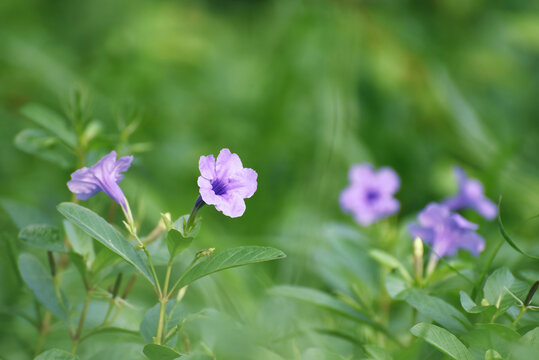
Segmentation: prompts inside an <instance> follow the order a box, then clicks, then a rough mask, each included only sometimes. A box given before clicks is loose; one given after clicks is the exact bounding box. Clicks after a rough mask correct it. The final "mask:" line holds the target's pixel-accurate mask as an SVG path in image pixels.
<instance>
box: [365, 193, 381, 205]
mask: <svg viewBox="0 0 539 360" xmlns="http://www.w3.org/2000/svg"><path fill="white" fill-rule="evenodd" d="M379 198H380V193H379V192H378V191H377V190H372V189H369V190H367V193H366V194H365V200H367V202H368V203H371V204H372V203H373V202H375V201H376V200H378V199H379Z"/></svg>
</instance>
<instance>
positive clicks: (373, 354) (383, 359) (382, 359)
mask: <svg viewBox="0 0 539 360" xmlns="http://www.w3.org/2000/svg"><path fill="white" fill-rule="evenodd" d="M365 352H366V353H367V354H368V355H369V356H370V358H371V359H373V360H391V359H392V357H391V355H390V354H389V352H387V350H385V349H384V348H381V347H379V346H376V345H365Z"/></svg>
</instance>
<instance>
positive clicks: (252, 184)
mask: <svg viewBox="0 0 539 360" xmlns="http://www.w3.org/2000/svg"><path fill="white" fill-rule="evenodd" d="M257 178H258V174H257V173H256V171H254V170H253V169H248V168H247V169H241V170H240V171H239V172H237V173H235V174H234V175H233V176H232V177H231V178H230V179H229V182H228V184H227V189H228V192H233V193H235V194H237V195H238V196H240V197H242V198H244V199H245V198H250V197H251V196H253V194H254V193H255V192H256V188H257V186H258V184H257V181H256V179H257Z"/></svg>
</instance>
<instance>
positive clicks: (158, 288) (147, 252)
mask: <svg viewBox="0 0 539 360" xmlns="http://www.w3.org/2000/svg"><path fill="white" fill-rule="evenodd" d="M137 240H138V237H137ZM139 241H140V240H139ZM141 245H142V250H144V252H145V253H146V257H147V258H148V264H149V265H150V269H151V270H152V276H153V280H154V281H155V286H154V290H155V291H156V293H157V296H158V297H160V298H161V297H162V296H163V292H162V291H161V285H160V284H159V278H158V277H157V273H156V271H155V266H153V262H152V257H151V256H150V252H149V251H148V249H146V246H144V244H142V243H141Z"/></svg>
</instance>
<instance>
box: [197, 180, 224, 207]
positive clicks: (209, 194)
mask: <svg viewBox="0 0 539 360" xmlns="http://www.w3.org/2000/svg"><path fill="white" fill-rule="evenodd" d="M197 184H198V186H199V188H200V189H199V192H200V196H201V197H202V200H204V202H205V203H206V204H209V205H215V204H217V203H218V202H220V201H221V200H220V198H219V196H217V195H215V192H214V191H213V187H212V185H211V182H210V180H208V179H206V178H205V177H203V176H199V177H198V180H197Z"/></svg>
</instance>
